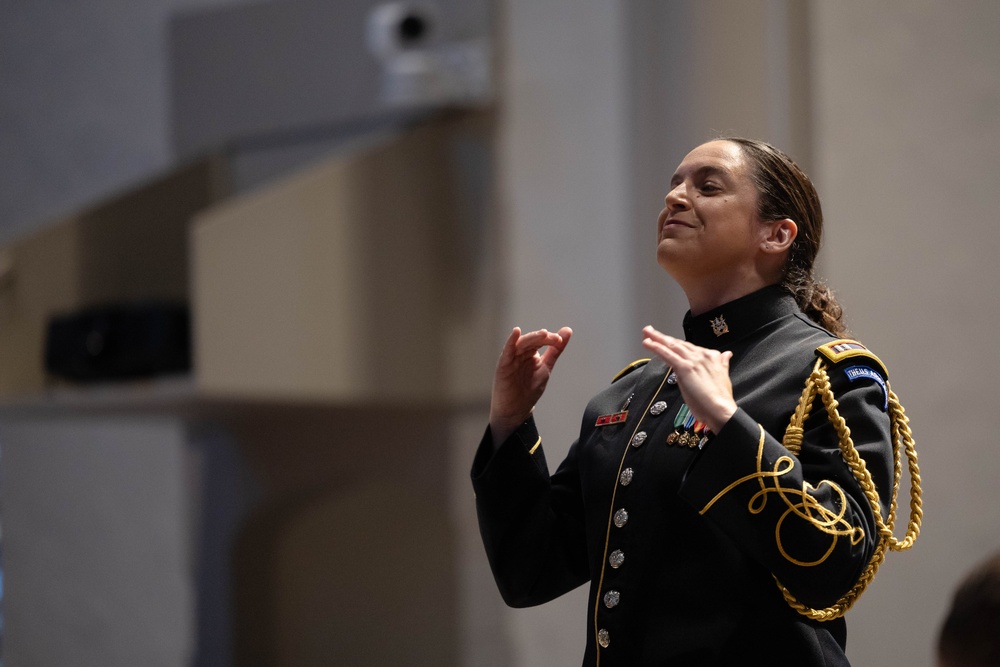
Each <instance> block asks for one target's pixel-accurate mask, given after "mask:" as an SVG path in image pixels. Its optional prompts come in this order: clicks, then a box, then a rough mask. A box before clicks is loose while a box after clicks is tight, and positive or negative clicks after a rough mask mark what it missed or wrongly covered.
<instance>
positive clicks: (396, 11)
mask: <svg viewBox="0 0 1000 667" xmlns="http://www.w3.org/2000/svg"><path fill="white" fill-rule="evenodd" d="M435 24H436V16H435V12H434V10H433V8H432V7H430V6H428V5H426V4H421V3H413V2H389V3H386V4H383V5H379V6H378V7H376V8H375V9H374V10H372V13H371V14H370V15H369V17H368V49H369V50H370V51H371V52H372V54H374V55H375V56H376V57H377V58H379V59H381V60H387V59H390V58H394V57H396V56H399V55H401V54H404V53H406V52H408V51H414V50H419V49H424V48H427V47H428V46H430V45H431V43H432V42H433V40H434V37H435V35H434V32H435Z"/></svg>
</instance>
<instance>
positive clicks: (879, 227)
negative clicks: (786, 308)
mask: <svg viewBox="0 0 1000 667" xmlns="http://www.w3.org/2000/svg"><path fill="white" fill-rule="evenodd" d="M997 72H1000V5H998V4H997V3H995V2H992V1H990V0H954V1H953V2H949V3H940V2H933V1H932V0H887V1H884V2H879V3H869V2H863V1H861V0H841V1H840V2H836V3H833V2H822V1H820V0H800V1H796V0H741V1H739V2H737V1H735V0H731V1H730V0H670V1H669V2H664V1H661V0H633V1H630V2H619V3H608V2H603V1H597V0H573V1H572V2H570V1H569V0H530V1H529V0H476V1H467V2H462V1H461V0H420V1H419V2H413V3H405V2H404V3H381V2H377V1H375V0H337V1H336V2H330V1H329V0H326V1H321V0H310V1H307V0H272V1H270V2H260V1H259V0H255V1H253V2H235V1H233V0H228V1H227V0H211V1H210V0H132V1H130V2H112V1H108V0H91V1H89V2H78V1H77V2H74V1H62V2H54V1H50V0H42V1H37V2H31V3H27V2H13V1H10V0H7V1H2V2H0V174H2V178H0V455H2V463H0V470H2V486H0V527H2V538H3V539H2V549H3V554H2V555H3V560H2V564H3V575H4V579H3V589H2V590H3V601H2V614H3V633H2V657H3V662H4V664H6V665H12V666H17V665H65V664H74V665H103V666H108V665H123V666H124V665H213V666H214V665H230V664H232V665H329V664H358V665H362V664H420V665H424V664H427V665H432V664H433V665H442V664H449V665H525V666H527V665H547V666H559V665H566V666H569V665H577V664H579V662H580V659H581V656H582V652H583V642H584V637H585V628H586V626H585V623H586V618H587V612H586V607H587V604H586V600H585V590H584V589H580V590H577V591H575V592H573V593H571V594H569V595H567V596H565V597H564V598H562V599H560V600H557V601H555V602H553V603H550V604H547V605H544V606H541V607H538V608H534V609H528V610H510V609H507V608H505V607H504V606H503V604H502V602H501V600H500V598H499V595H498V594H497V592H496V590H495V587H494V585H493V582H492V579H491V576H490V574H489V570H488V566H487V564H486V561H485V557H484V554H483V552H482V547H481V545H480V544H479V537H478V532H477V528H476V524H475V515H474V508H473V499H472V490H471V485H470V484H469V482H468V470H469V466H470V464H471V459H472V454H473V451H474V448H475V446H476V443H477V442H478V440H479V438H480V436H481V434H482V429H483V427H484V425H485V420H486V415H487V412H488V410H487V408H488V392H489V385H490V377H491V371H492V367H493V364H494V361H495V358H496V354H497V352H498V350H499V347H500V344H501V343H502V341H503V339H504V338H505V336H506V334H507V332H508V331H509V329H510V327H511V326H513V325H515V324H516V325H519V326H522V327H525V328H539V327H549V328H555V327H559V326H562V325H569V326H572V327H573V328H574V331H575V335H574V339H573V342H572V345H571V346H570V347H569V349H568V350H567V352H566V354H565V355H564V357H563V359H562V360H561V362H560V366H559V369H558V372H557V373H556V375H555V376H554V377H553V380H552V382H551V383H550V385H549V388H548V390H547V393H546V396H545V398H544V400H543V403H542V404H541V405H540V406H539V408H538V411H537V413H538V421H539V424H540V428H541V431H542V433H543V434H544V436H545V438H546V440H545V442H546V445H545V446H546V450H547V458H548V460H549V462H550V465H552V466H555V465H557V464H558V462H559V461H560V460H561V458H562V456H563V455H564V454H565V452H566V450H567V449H568V446H569V444H570V442H571V441H572V440H573V439H574V437H575V432H576V431H577V428H578V420H579V415H580V413H581V411H582V408H583V406H584V405H585V404H586V401H587V400H588V399H589V398H590V396H591V395H592V394H593V393H595V392H596V391H597V390H599V389H600V388H601V387H602V386H604V385H605V383H606V382H608V381H609V380H610V378H611V377H613V375H614V374H615V373H616V372H617V371H618V370H619V369H620V368H622V367H623V366H624V365H626V364H627V363H629V362H630V361H632V360H633V359H636V358H639V357H642V356H644V355H643V352H642V348H641V346H640V340H641V336H640V329H641V327H642V326H643V325H645V324H649V323H652V324H654V325H656V326H657V327H658V328H660V329H662V330H665V331H668V332H674V333H679V332H680V320H681V317H682V316H683V314H684V312H685V310H686V303H685V301H684V299H683V295H682V294H681V293H680V292H679V290H678V289H677V288H676V287H675V286H674V285H673V284H672V283H671V281H670V280H669V278H668V277H667V276H666V275H665V274H664V273H663V272H662V271H661V270H660V269H659V267H658V266H657V265H656V262H655V256H654V240H655V237H654V234H655V220H656V215H657V213H658V212H659V210H660V208H661V207H662V200H663V196H664V195H665V193H666V185H667V183H668V181H669V178H670V176H671V174H672V173H673V170H674V168H675V167H676V165H677V164H678V163H679V162H680V160H681V159H682V158H683V156H684V154H685V153H686V152H687V151H688V150H690V149H691V148H692V147H694V146H695V145H697V144H699V143H701V142H702V141H705V140H707V139H711V138H713V137H715V136H718V135H725V134H737V135H746V136H751V137H757V138H762V139H765V140H768V141H770V142H772V143H774V144H776V145H778V146H779V147H782V148H783V149H785V150H786V152H788V153H789V154H790V155H792V156H793V157H794V158H795V159H796V160H797V161H798V162H799V163H800V164H801V165H802V166H803V167H804V168H805V170H806V171H807V172H808V173H809V174H810V175H811V176H812V178H813V180H814V182H815V183H816V185H817V187H818V189H819V192H820V195H821V197H822V199H823V206H824V209H825V214H826V220H827V236H826V243H825V248H824V251H823V252H822V253H821V258H822V262H821V267H820V273H822V274H823V275H824V276H825V277H826V278H827V279H828V281H829V283H830V284H831V285H832V286H833V288H834V289H835V290H836V291H837V293H838V296H839V298H840V300H841V302H842V304H843V305H844V307H845V312H846V315H847V320H848V326H849V328H850V329H851V332H852V334H853V335H854V337H856V338H858V339H860V340H862V341H863V342H864V343H865V344H866V345H868V346H869V347H870V348H872V349H873V350H874V351H875V352H876V353H877V354H878V355H879V356H880V357H881V359H882V360H883V361H884V362H885V363H886V365H887V366H888V368H889V369H890V382H891V384H892V386H893V389H894V390H895V391H896V392H897V393H898V394H899V396H900V399H901V402H902V403H903V405H904V406H905V407H906V409H907V412H908V414H909V416H910V419H911V424H912V428H913V431H914V435H915V437H916V441H917V451H918V453H919V455H920V465H921V471H922V474H923V483H924V505H925V516H924V528H923V532H922V534H921V536H920V539H919V540H918V541H917V543H916V545H915V547H914V548H913V550H911V551H909V552H906V553H903V554H892V555H890V556H889V557H888V559H887V563H886V564H885V566H884V567H883V568H882V569H881V570H880V572H879V575H878V577H877V579H876V580H875V583H874V584H873V585H872V587H871V588H870V589H869V590H868V591H867V592H866V594H865V596H864V597H863V598H862V599H861V600H860V602H859V603H858V604H857V605H856V606H855V608H854V609H853V610H852V611H851V613H850V614H849V615H848V626H849V644H848V655H849V656H850V657H851V659H852V662H853V663H854V664H857V665H886V666H892V665H917V666H919V665H928V666H929V665H932V664H934V661H933V653H934V641H935V636H936V632H937V629H938V627H939V625H940V622H941V620H942V618H943V615H944V613H945V611H946V609H947V606H948V603H949V599H950V594H951V591H952V589H953V588H954V586H955V585H956V583H957V582H958V580H959V579H960V578H961V576H962V575H963V574H964V573H965V572H966V570H967V569H968V568H969V567H971V566H972V565H973V564H974V563H976V562H978V561H980V560H982V559H983V558H984V557H985V556H986V555H987V554H989V553H992V552H993V551H995V550H996V549H998V548H1000V512H998V511H997V509H998V501H997V499H996V496H995V488H996V479H997V476H998V473H1000V456H998V455H997V453H996V449H997V445H998V444H1000V443H998V441H997V438H996V436H995V435H994V429H993V428H992V418H993V417H994V416H995V414H994V413H995V412H996V407H995V405H994V403H995V395H996V390H995V387H994V386H993V383H992V380H993V379H994V378H995V377H997V374H998V371H1000V352H998V346H997V344H996V342H995V338H996V336H995V332H996V331H997V328H998V326H1000V307H998V300H997V298H996V291H997V286H998V285H1000V280H998V278H1000V269H998V266H1000V264H998V262H997V261H996V259H995V253H996V252H997V248H998V246H1000V243H998V241H1000V231H998V220H997V211H1000V187H998V184H997V175H998V174H1000V78H998V76H997ZM122 323H128V326H132V327H135V328H134V329H125V330H127V331H132V332H133V334H132V335H130V336H129V335H122V334H120V333H117V332H120V331H122V330H123V329H122V328H121V327H123V326H126V325H125V324H122ZM57 324H58V325H59V326H56V325H57ZM60 327H61V328H60ZM176 331H182V332H184V331H190V336H180V337H171V335H167V334H168V333H169V332H176ZM165 332H167V333H165ZM116 335H117V336H118V338H117V339H116V338H115V336H116ZM53 341H57V342H58V341H62V342H61V343H58V344H57V343H56V342H53ZM137 341H141V343H142V344H141V345H140V344H139V343H138V342H137ZM905 492H906V490H905V488H904V490H903V494H904V495H901V498H905V497H906V496H905Z"/></svg>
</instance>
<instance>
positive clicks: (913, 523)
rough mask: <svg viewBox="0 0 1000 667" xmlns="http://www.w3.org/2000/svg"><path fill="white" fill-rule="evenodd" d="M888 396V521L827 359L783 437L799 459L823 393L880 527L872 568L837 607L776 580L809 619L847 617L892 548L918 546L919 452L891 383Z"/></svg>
mask: <svg viewBox="0 0 1000 667" xmlns="http://www.w3.org/2000/svg"><path fill="white" fill-rule="evenodd" d="M886 393H887V394H888V398H889V418H890V421H891V424H892V444H893V447H892V459H893V482H892V497H891V499H890V503H889V512H888V517H887V518H886V519H885V520H883V518H882V511H881V504H880V502H879V494H878V489H877V488H876V487H875V483H874V481H872V476H871V473H870V472H869V471H868V468H867V467H866V466H865V462H864V459H862V458H861V456H860V455H859V454H858V450H857V449H856V448H855V447H854V441H853V440H852V439H851V429H850V428H848V426H847V423H846V422H845V421H844V419H843V417H841V416H840V413H839V412H838V411H837V407H838V405H839V404H838V403H837V399H836V398H835V397H834V395H833V389H832V388H831V387H830V376H829V375H828V374H827V372H826V365H825V364H824V363H823V359H818V360H817V361H816V365H815V366H814V367H813V371H812V374H810V376H809V379H808V380H807V381H806V386H805V389H803V391H802V396H801V397H800V398H799V404H798V406H797V407H796V409H795V412H794V413H793V414H792V418H791V420H790V421H789V424H788V428H787V429H786V430H785V436H784V438H783V439H782V444H783V445H784V446H785V447H786V448H788V450H789V451H791V453H792V454H793V455H795V456H798V455H799V453H800V452H801V450H802V435H803V425H804V424H805V421H806V419H808V418H809V413H810V411H811V410H812V405H813V403H814V401H815V398H816V395H817V394H818V395H819V396H820V398H821V400H822V402H823V406H824V407H825V408H826V413H827V416H828V417H829V419H830V423H831V424H833V426H834V428H835V429H836V431H837V436H838V439H839V443H840V452H841V454H842V456H843V457H844V461H845V462H846V463H847V465H848V466H849V467H850V469H851V472H852V473H853V474H854V478H855V479H856V480H857V481H858V484H859V485H860V486H861V490H862V491H863V492H864V494H865V497H866V498H867V499H868V504H869V506H870V507H871V510H872V514H874V516H875V523H876V526H877V527H878V535H877V538H876V539H877V540H878V542H877V544H876V546H875V551H874V553H873V554H872V558H871V561H869V563H868V567H866V568H865V571H864V572H862V574H861V576H860V577H859V578H858V581H857V583H855V584H854V586H853V587H852V588H851V590H849V591H848V592H847V593H846V594H845V595H844V596H843V597H842V598H840V599H839V600H838V601H837V602H836V603H835V604H834V605H832V606H830V607H827V608H825V609H813V608H811V607H808V606H806V605H804V604H802V603H801V602H799V601H798V600H797V599H796V598H795V596H794V595H792V593H791V591H789V590H788V589H787V588H785V586H783V585H782V584H781V582H780V581H777V579H775V581H776V583H777V584H778V588H779V589H780V590H781V593H782V595H784V597H785V600H786V601H787V602H788V604H789V605H791V607H792V608H793V609H795V610H796V611H797V612H799V613H800V614H802V615H803V616H808V617H809V618H812V619H814V620H818V621H830V620H833V619H835V618H840V617H841V616H843V615H844V614H845V613H847V610H848V609H850V608H851V606H852V605H853V604H854V603H855V602H856V601H857V599H858V598H859V597H861V594H862V593H864V591H865V589H866V588H867V587H868V584H870V583H871V582H872V580H873V579H874V578H875V573H876V572H878V569H879V567H880V566H881V565H882V562H883V561H884V560H885V554H886V552H887V551H888V550H892V551H905V550H906V549H909V548H910V547H911V546H913V542H914V541H915V540H916V539H917V535H919V534H920V521H921V519H922V518H923V508H922V501H921V488H920V468H919V467H918V466H917V451H916V449H915V448H914V443H913V434H912V433H911V432H910V420H909V419H908V418H907V416H906V412H905V411H904V410H903V406H902V405H900V403H899V399H898V398H897V397H896V394H895V393H893V391H892V389H891V388H890V387H889V384H888V382H886ZM901 451H902V453H904V454H905V456H906V460H907V466H908V470H909V474H910V518H909V521H908V522H907V527H906V534H905V536H904V537H903V539H901V540H900V539H897V538H896V536H895V534H894V533H893V528H894V526H895V522H896V509H897V501H898V495H899V482H900V478H901V477H902V457H901V456H900V453H901Z"/></svg>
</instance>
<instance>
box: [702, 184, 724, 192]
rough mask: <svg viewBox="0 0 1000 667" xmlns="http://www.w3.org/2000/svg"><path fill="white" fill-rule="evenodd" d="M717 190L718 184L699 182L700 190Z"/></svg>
mask: <svg viewBox="0 0 1000 667" xmlns="http://www.w3.org/2000/svg"><path fill="white" fill-rule="evenodd" d="M719 190H720V188H719V186H718V185H716V184H715V183H702V184H701V191H702V192H709V193H711V192H718V191H719Z"/></svg>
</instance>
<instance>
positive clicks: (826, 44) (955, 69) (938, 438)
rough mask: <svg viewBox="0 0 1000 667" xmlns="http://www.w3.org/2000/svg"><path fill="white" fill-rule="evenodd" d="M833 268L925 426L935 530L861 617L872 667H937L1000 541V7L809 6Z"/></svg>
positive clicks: (857, 321)
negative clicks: (956, 610)
mask: <svg viewBox="0 0 1000 667" xmlns="http://www.w3.org/2000/svg"><path fill="white" fill-rule="evenodd" d="M812 9H813V16H812V24H811V27H812V30H813V33H814V40H813V46H814V51H813V59H814V62H815V68H814V77H813V81H814V86H815V93H816V94H815V110H816V112H815V118H816V132H815V155H816V159H817V164H816V168H815V170H814V172H815V177H816V180H817V182H818V186H819V188H820V190H821V193H822V194H823V203H824V207H825V212H826V216H827V220H828V235H827V241H828V244H827V248H826V256H827V260H828V261H827V266H828V267H829V268H828V269H827V273H828V275H829V278H830V282H831V283H832V284H833V285H834V286H835V287H836V288H837V289H838V290H839V294H840V296H841V298H842V301H843V302H844V305H845V308H846V311H847V314H848V316H849V319H850V321H849V324H850V325H851V326H852V328H853V329H854V331H855V334H856V335H857V336H858V337H860V338H861V339H863V340H864V341H866V342H867V343H869V345H870V346H871V347H873V348H874V349H875V350H876V351H877V352H878V353H879V355H880V356H881V357H882V359H883V360H884V361H885V362H886V363H887V364H888V366H889V370H890V374H891V376H890V381H891V382H892V385H893V388H894V389H895V390H896V392H897V393H898V394H899V395H900V398H901V400H902V402H903V405H904V406H905V407H906V408H907V411H908V413H909V415H910V419H911V421H912V426H913V430H914V434H915V437H916V439H917V449H918V452H919V454H920V457H921V458H920V463H921V469H922V472H923V477H924V489H925V496H926V498H925V501H926V514H925V517H924V530H923V533H922V535H921V537H920V539H919V540H918V542H917V544H916V546H915V547H914V549H913V550H912V551H910V552H908V553H906V554H903V555H896V556H895V557H894V558H893V557H892V556H890V557H889V559H888V562H887V564H886V566H885V567H884V568H883V570H882V571H881V572H880V573H879V577H878V579H876V582H875V584H874V586H873V587H872V589H870V590H869V591H868V593H866V595H865V597H864V598H863V599H862V600H861V602H860V603H859V604H858V606H857V608H856V609H855V610H854V612H853V613H852V614H851V615H850V616H849V617H848V618H849V621H850V628H851V632H850V637H851V642H850V653H851V655H852V656H853V657H854V659H855V661H856V662H857V664H870V665H931V664H933V663H932V661H931V659H930V655H931V653H932V647H933V642H934V640H935V637H936V633H937V629H938V626H939V623H940V620H941V618H942V615H943V614H944V612H945V609H946V606H947V603H948V598H949V596H950V593H951V590H952V588H953V587H954V585H955V584H956V582H957V580H958V578H959V577H960V576H961V574H962V572H964V571H965V570H966V569H967V568H968V567H970V566H971V565H972V564H973V562H975V561H977V560H980V559H981V558H983V557H984V556H985V555H986V554H987V553H988V552H990V551H992V550H995V549H1000V511H998V509H1000V505H998V501H997V498H996V495H995V489H996V486H997V482H996V480H997V478H998V473H1000V455H998V451H997V450H998V447H997V446H998V438H997V436H996V434H995V432H994V431H995V429H994V428H993V424H992V418H993V416H995V414H996V407H995V403H996V399H995V397H996V391H995V390H994V387H993V380H994V378H995V377H996V376H997V371H998V370H1000V353H998V352H997V346H996V331H997V328H998V325H1000V305H998V301H997V298H996V290H997V285H998V284H1000V266H998V263H997V260H996V252H997V247H998V245H1000V226H998V221H997V211H998V210H1000V188H998V187H997V175H998V174H1000V78H998V77H997V72H1000V47H998V37H1000V4H997V3H995V2H990V1H987V0H981V1H971V0H962V1H959V2H949V3H938V2H908V1H902V0H897V1H893V2H880V3H869V2H863V1H861V0H850V1H842V2H837V3H829V2H814V3H813V4H812Z"/></svg>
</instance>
